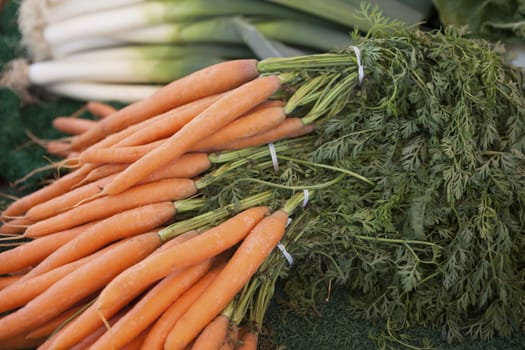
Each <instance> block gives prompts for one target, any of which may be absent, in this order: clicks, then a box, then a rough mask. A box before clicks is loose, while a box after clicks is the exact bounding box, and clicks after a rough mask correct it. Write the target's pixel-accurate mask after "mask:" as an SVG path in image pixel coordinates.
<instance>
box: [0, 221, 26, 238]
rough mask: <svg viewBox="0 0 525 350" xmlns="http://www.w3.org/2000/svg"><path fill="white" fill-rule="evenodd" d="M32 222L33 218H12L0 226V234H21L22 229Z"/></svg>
mask: <svg viewBox="0 0 525 350" xmlns="http://www.w3.org/2000/svg"><path fill="white" fill-rule="evenodd" d="M32 224H34V221H33V220H29V219H26V218H17V219H13V220H9V221H6V222H5V223H4V224H3V225H2V226H0V234H4V235H16V234H21V233H22V232H24V230H25V229H26V228H27V227H29V226H30V225H32Z"/></svg>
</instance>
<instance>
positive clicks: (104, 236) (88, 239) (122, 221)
mask: <svg viewBox="0 0 525 350" xmlns="http://www.w3.org/2000/svg"><path fill="white" fill-rule="evenodd" d="M174 215H175V207H174V206H173V204H172V203H171V202H160V203H154V204H149V205H145V206H143V207H138V208H134V209H130V210H127V211H125V212H122V213H119V214H115V215H113V216H111V217H109V218H107V219H105V220H102V221H100V222H98V223H96V224H95V225H93V227H91V228H90V229H89V230H86V231H85V232H83V233H82V234H81V235H78V236H77V237H75V238H74V239H72V240H71V241H69V242H68V243H66V244H65V245H63V246H62V247H60V248H59V249H57V250H56V251H55V252H53V253H52V254H51V255H49V256H48V257H47V258H46V259H44V260H43V261H42V262H41V263H40V264H38V265H37V266H35V267H34V268H33V269H32V270H31V271H30V272H28V273H27V274H26V275H25V276H24V278H29V277H34V276H37V275H39V274H41V273H44V272H46V271H49V270H51V269H54V268H56V267H58V266H61V265H63V264H66V263H68V262H71V261H74V260H77V259H79V258H82V257H84V256H87V255H89V254H91V253H93V252H95V251H96V250H98V249H100V248H101V247H103V246H104V245H106V244H108V243H111V242H114V241H116V240H118V239H121V238H126V237H131V236H134V235H137V234H141V233H143V232H147V231H150V230H153V229H155V228H157V227H159V226H160V225H162V224H163V223H165V222H166V221H168V220H170V219H171V218H172V217H173V216H174Z"/></svg>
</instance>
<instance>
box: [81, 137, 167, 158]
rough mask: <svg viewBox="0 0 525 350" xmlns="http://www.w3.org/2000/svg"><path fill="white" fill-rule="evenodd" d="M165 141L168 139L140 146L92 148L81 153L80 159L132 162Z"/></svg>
mask: <svg viewBox="0 0 525 350" xmlns="http://www.w3.org/2000/svg"><path fill="white" fill-rule="evenodd" d="M165 141H166V139H161V140H157V141H153V142H150V143H147V144H145V145H140V146H122V147H120V146H118V147H117V146H113V147H105V148H91V149H87V150H85V151H84V152H82V153H81V154H80V161H81V162H82V163H132V162H134V161H136V160H137V159H140V158H141V157H143V156H144V155H146V154H147V153H148V152H150V151H152V150H154V149H155V148H157V147H158V146H160V145H162V143H164V142H165Z"/></svg>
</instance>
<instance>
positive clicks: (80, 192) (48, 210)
mask: <svg viewBox="0 0 525 350" xmlns="http://www.w3.org/2000/svg"><path fill="white" fill-rule="evenodd" d="M113 177H114V175H113V176H108V177H105V178H102V179H100V180H98V181H95V182H92V183H90V184H87V185H84V186H80V187H77V188H75V189H72V190H70V191H68V192H66V193H64V194H63V195H60V196H57V197H55V198H52V199H50V200H48V201H45V202H43V203H40V204H37V205H35V206H34V207H32V208H31V209H29V210H28V211H27V212H26V215H25V217H26V218H27V219H29V220H33V221H40V220H44V219H47V218H49V217H51V216H54V215H57V214H60V213H61V212H64V211H66V210H68V209H70V208H72V207H73V206H74V205H76V204H77V203H78V202H80V201H81V200H83V199H85V198H88V197H91V196H94V195H95V194H97V193H98V192H100V188H101V187H103V186H104V185H106V184H107V183H109V182H110V181H111V180H112V179H113Z"/></svg>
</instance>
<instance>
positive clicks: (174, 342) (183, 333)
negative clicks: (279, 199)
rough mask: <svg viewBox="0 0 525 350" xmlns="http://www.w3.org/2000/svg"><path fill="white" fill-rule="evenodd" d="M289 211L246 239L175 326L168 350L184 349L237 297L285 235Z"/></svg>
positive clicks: (263, 223) (267, 219)
mask: <svg viewBox="0 0 525 350" xmlns="http://www.w3.org/2000/svg"><path fill="white" fill-rule="evenodd" d="M287 222H288V212H287V211H285V210H283V209H280V210H277V211H275V212H273V213H272V214H271V215H270V216H267V217H265V218H264V219H263V220H261V221H260V222H259V223H258V224H257V225H256V226H255V227H254V228H253V230H252V231H251V232H250V233H249V234H248V236H246V238H245V239H244V241H243V242H242V243H241V244H240V246H239V247H238V248H237V250H236V251H235V253H234V254H233V256H232V257H231V259H230V260H229V261H228V263H227V264H226V266H225V267H224V269H223V270H222V271H221V273H220V274H219V275H218V276H217V278H216V279H215V280H214V281H213V282H212V283H211V284H210V286H209V287H208V289H207V290H206V291H205V292H204V293H203V294H202V295H201V296H200V297H199V299H197V300H196V301H195V303H193V305H192V306H191V307H190V308H189V309H188V311H187V312H186V313H185V314H184V315H183V316H182V317H181V318H180V319H179V320H178V321H177V323H175V326H174V327H173V329H172V330H171V332H170V334H169V335H168V338H167V339H166V343H165V349H184V348H185V347H186V346H187V345H188V344H189V343H190V342H191V341H192V340H193V339H194V338H195V337H196V336H197V335H198V334H199V332H200V331H201V330H202V329H203V328H204V327H205V326H206V325H207V324H208V323H209V322H210V321H211V320H213V319H214V318H215V317H216V316H217V315H218V314H219V312H220V311H221V310H222V309H223V308H224V307H225V306H226V305H227V304H228V303H229V302H230V301H231V300H232V299H233V298H234V296H235V295H236V294H237V293H238V292H239V291H240V290H241V288H242V287H243V286H244V285H245V284H246V283H247V282H248V280H249V279H250V278H251V276H252V275H253V274H254V273H255V272H256V271H257V269H258V268H259V266H260V265H261V264H262V263H263V261H264V260H265V259H266V257H267V256H268V255H269V254H270V252H271V251H272V249H273V248H274V247H275V246H276V245H277V243H278V242H279V240H280V239H281V238H282V236H283V235H284V232H285V229H286V225H287Z"/></svg>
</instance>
